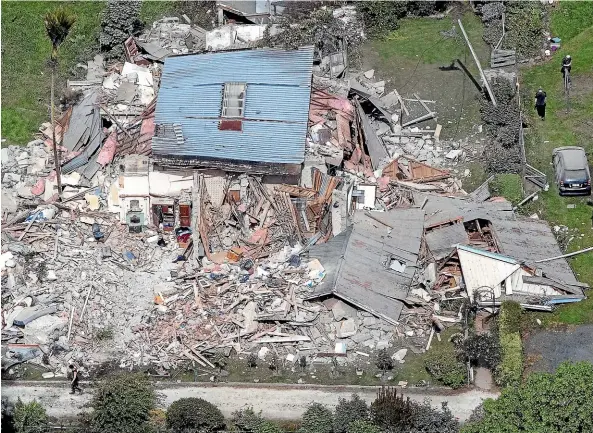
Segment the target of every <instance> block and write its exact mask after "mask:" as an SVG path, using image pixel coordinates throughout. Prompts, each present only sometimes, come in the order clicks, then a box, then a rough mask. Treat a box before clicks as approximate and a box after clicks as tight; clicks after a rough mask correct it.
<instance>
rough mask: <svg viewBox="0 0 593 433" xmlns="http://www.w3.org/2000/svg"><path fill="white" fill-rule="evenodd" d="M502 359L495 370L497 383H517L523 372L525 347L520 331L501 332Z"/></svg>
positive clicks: (502, 384)
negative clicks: (522, 343)
mask: <svg viewBox="0 0 593 433" xmlns="http://www.w3.org/2000/svg"><path fill="white" fill-rule="evenodd" d="M500 346H501V353H502V361H501V363H500V364H499V365H498V367H497V368H496V370H495V375H494V379H495V381H496V383H497V385H500V386H511V385H517V384H519V383H520V381H521V375H522V374H523V347H522V345H521V335H519V333H518V332H513V333H510V334H506V333H501V334H500Z"/></svg>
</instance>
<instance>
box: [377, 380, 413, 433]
mask: <svg viewBox="0 0 593 433" xmlns="http://www.w3.org/2000/svg"><path fill="white" fill-rule="evenodd" d="M370 413H371V421H372V422H373V424H375V425H377V426H379V427H381V428H382V429H383V430H390V431H397V430H398V429H403V428H404V427H406V426H409V425H410V424H411V418H412V407H411V404H410V399H409V398H408V399H406V400H404V397H403V395H397V389H396V388H389V387H382V388H381V390H380V391H379V393H378V394H377V398H376V399H375V401H374V402H372V403H371V410H370Z"/></svg>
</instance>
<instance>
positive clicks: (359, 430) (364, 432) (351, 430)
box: [346, 419, 381, 433]
mask: <svg viewBox="0 0 593 433" xmlns="http://www.w3.org/2000/svg"><path fill="white" fill-rule="evenodd" d="M346 433H381V429H380V428H379V427H377V426H376V425H374V424H371V423H370V422H369V421H365V420H361V419H360V420H358V421H353V422H352V423H350V425H348V429H347V430H346Z"/></svg>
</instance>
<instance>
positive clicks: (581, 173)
mask: <svg viewBox="0 0 593 433" xmlns="http://www.w3.org/2000/svg"><path fill="white" fill-rule="evenodd" d="M565 177H566V179H569V180H570V179H574V180H582V179H586V178H587V172H586V171H585V170H566V172H565Z"/></svg>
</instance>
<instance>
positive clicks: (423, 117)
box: [402, 111, 436, 128]
mask: <svg viewBox="0 0 593 433" xmlns="http://www.w3.org/2000/svg"><path fill="white" fill-rule="evenodd" d="M435 114H436V113H435V112H434V111H431V112H429V113H428V114H425V115H424V116H420V117H418V118H416V119H414V120H410V121H409V122H406V123H404V124H403V125H402V128H405V127H406V126H410V125H413V124H415V123H419V122H422V121H424V120H428V119H432V118H433V117H434V116H435Z"/></svg>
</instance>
